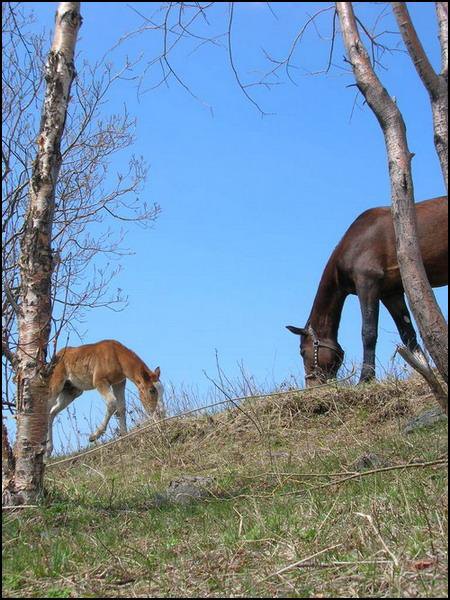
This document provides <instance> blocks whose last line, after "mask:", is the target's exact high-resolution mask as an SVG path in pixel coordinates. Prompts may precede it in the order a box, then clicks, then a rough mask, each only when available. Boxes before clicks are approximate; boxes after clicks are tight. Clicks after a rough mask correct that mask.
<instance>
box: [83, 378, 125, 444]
mask: <svg viewBox="0 0 450 600" xmlns="http://www.w3.org/2000/svg"><path fill="white" fill-rule="evenodd" d="M94 385H95V387H96V388H97V390H98V391H99V392H100V394H101V395H102V396H103V399H104V400H105V403H106V414H105V418H104V419H103V421H102V422H101V424H100V426H99V428H98V429H97V431H96V432H95V433H92V434H91V435H90V436H89V441H90V442H94V441H95V440H97V439H98V438H99V437H100V436H101V435H103V434H104V433H105V431H106V428H107V427H108V423H109V420H110V419H111V417H112V416H113V414H114V413H115V412H116V410H117V409H118V403H117V399H116V396H115V394H114V392H113V390H112V388H111V386H110V384H109V383H108V382H107V381H104V380H101V381H94Z"/></svg>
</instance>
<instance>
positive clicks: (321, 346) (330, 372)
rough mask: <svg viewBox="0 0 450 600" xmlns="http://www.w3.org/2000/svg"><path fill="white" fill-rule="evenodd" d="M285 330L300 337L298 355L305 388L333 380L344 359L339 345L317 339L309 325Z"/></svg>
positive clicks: (331, 341) (291, 326)
mask: <svg viewBox="0 0 450 600" xmlns="http://www.w3.org/2000/svg"><path fill="white" fill-rule="evenodd" d="M286 328H287V329H289V331H290V332H291V333H294V334H295V335H299V336H300V354H301V357H302V359H303V365H304V368H305V383H306V387H313V386H315V385H320V384H321V383H325V382H326V381H327V380H328V379H334V378H335V377H336V375H337V372H338V371H339V369H340V367H341V365H342V361H343V359H344V351H343V350H342V348H341V347H340V345H339V344H338V343H337V342H335V341H333V340H329V339H326V338H325V339H321V338H319V337H318V336H317V334H316V333H315V331H314V329H313V328H312V327H311V325H308V326H307V327H294V326H293V325H286Z"/></svg>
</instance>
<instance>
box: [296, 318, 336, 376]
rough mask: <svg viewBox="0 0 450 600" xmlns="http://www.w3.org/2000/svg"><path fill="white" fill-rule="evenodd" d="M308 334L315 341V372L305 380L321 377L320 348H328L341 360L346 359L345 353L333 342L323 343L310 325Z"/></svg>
mask: <svg viewBox="0 0 450 600" xmlns="http://www.w3.org/2000/svg"><path fill="white" fill-rule="evenodd" d="M308 332H309V334H310V335H311V337H312V339H313V347H314V366H313V371H312V373H310V374H309V375H305V379H311V378H312V377H318V376H319V349H320V348H328V349H329V350H333V352H335V353H336V354H337V355H339V356H340V358H343V357H344V351H343V350H342V348H340V347H339V346H337V345H336V344H333V343H331V342H322V341H321V340H320V339H319V338H318V337H317V335H316V332H315V331H314V329H313V328H312V327H311V325H309V327H308Z"/></svg>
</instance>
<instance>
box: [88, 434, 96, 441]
mask: <svg viewBox="0 0 450 600" xmlns="http://www.w3.org/2000/svg"><path fill="white" fill-rule="evenodd" d="M96 439H97V436H96V435H94V434H92V435H90V436H89V441H90V442H95V440H96Z"/></svg>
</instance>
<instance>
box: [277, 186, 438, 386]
mask: <svg viewBox="0 0 450 600" xmlns="http://www.w3.org/2000/svg"><path fill="white" fill-rule="evenodd" d="M416 215H417V226H418V235H419V242H420V248H421V251H422V257H423V262H424V266H425V270H426V273H427V276H428V279H429V282H430V284H431V285H432V286H433V287H440V286H443V285H447V283H448V200H447V198H446V197H439V198H433V199H432V200H426V201H425V202H419V203H418V204H416ZM349 294H356V295H357V296H358V298H359V302H360V306H361V313H362V340H363V346H364V357H363V366H362V371H361V378H360V381H361V382H363V381H369V380H370V379H372V378H373V377H374V376H375V345H376V341H377V333H378V314H379V304H380V300H381V302H382V303H383V304H384V305H385V307H386V308H387V309H388V311H389V313H390V314H391V316H392V318H393V319H394V322H395V325H396V326H397V329H398V332H399V334H400V337H401V340H402V342H403V343H404V344H405V345H406V346H407V347H408V348H409V349H410V350H412V351H419V352H420V348H419V345H418V343H417V337H416V332H415V331H414V327H413V326H412V323H411V317H410V314H409V311H408V308H407V306H406V302H405V296H404V290H403V285H402V280H401V276H400V270H399V267H398V263H397V252H396V247H395V235H394V225H393V222H392V216H391V209H390V208H389V207H379V208H372V209H370V210H367V211H366V212H364V213H362V214H361V215H360V216H359V217H358V218H357V219H356V221H354V223H352V225H350V227H349V228H348V230H347V232H346V233H345V235H344V237H343V238H342V240H341V241H340V242H339V244H338V245H337V246H336V248H335V250H334V252H333V253H332V255H331V257H330V259H329V261H328V263H327V265H326V267H325V270H324V272H323V274H322V278H321V280H320V284H319V288H318V290H317V294H316V297H315V299H314V303H313V306H312V309H311V314H310V315H309V318H308V321H307V323H306V325H305V327H293V326H292V325H288V326H287V328H288V329H289V331H291V332H292V333H295V334H296V335H299V336H300V354H301V355H302V357H303V362H304V367H305V379H306V385H307V386H312V385H317V384H319V383H322V382H323V381H325V380H327V379H330V378H334V377H336V374H337V372H338V370H339V368H340V366H341V365H342V361H343V358H344V351H343V350H342V348H341V346H340V345H339V343H338V341H337V333H338V328H339V322H340V320H341V314H342V309H343V306H344V301H345V299H346V297H347V296H348V295H349Z"/></svg>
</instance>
